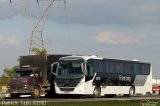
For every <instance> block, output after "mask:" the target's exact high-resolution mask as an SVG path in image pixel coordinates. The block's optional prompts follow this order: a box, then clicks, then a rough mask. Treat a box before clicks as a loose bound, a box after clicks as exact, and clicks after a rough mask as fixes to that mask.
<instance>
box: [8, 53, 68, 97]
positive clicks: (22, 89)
mask: <svg viewBox="0 0 160 106" xmlns="http://www.w3.org/2000/svg"><path fill="white" fill-rule="evenodd" d="M64 56H68V55H47V56H39V55H27V56H20V57H19V66H20V67H19V68H18V69H16V72H15V75H14V77H13V79H12V80H11V81H10V82H9V84H8V93H9V94H10V95H11V97H12V98H19V97H20V95H28V94H30V95H31V96H32V97H33V98H39V97H40V96H41V94H45V95H48V94H52V95H54V94H55V90H54V83H53V82H54V75H53V74H51V64H52V63H54V62H56V61H58V60H59V58H61V57H64Z"/></svg>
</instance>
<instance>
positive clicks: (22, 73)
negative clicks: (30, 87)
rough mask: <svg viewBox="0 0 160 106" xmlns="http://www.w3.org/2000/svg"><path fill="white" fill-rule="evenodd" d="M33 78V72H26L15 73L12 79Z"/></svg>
mask: <svg viewBox="0 0 160 106" xmlns="http://www.w3.org/2000/svg"><path fill="white" fill-rule="evenodd" d="M31 76H33V72H32V71H31V70H27V71H17V72H16V73H15V76H14V77H31Z"/></svg>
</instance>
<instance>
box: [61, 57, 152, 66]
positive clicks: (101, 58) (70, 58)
mask: <svg viewBox="0 0 160 106" xmlns="http://www.w3.org/2000/svg"><path fill="white" fill-rule="evenodd" d="M68 59H69V60H78V59H83V60H85V61H87V60H88V59H97V60H110V61H122V62H131V63H146V64H150V63H147V62H140V61H138V60H136V61H135V60H125V59H111V58H103V57H98V56H96V55H72V56H65V57H62V58H60V60H68Z"/></svg>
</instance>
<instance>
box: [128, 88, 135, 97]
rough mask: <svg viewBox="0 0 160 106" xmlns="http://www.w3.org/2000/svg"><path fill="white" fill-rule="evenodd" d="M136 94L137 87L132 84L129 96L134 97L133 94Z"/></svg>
mask: <svg viewBox="0 0 160 106" xmlns="http://www.w3.org/2000/svg"><path fill="white" fill-rule="evenodd" d="M134 95H135V88H134V86H131V87H130V89H129V94H128V96H129V97H132V96H134Z"/></svg>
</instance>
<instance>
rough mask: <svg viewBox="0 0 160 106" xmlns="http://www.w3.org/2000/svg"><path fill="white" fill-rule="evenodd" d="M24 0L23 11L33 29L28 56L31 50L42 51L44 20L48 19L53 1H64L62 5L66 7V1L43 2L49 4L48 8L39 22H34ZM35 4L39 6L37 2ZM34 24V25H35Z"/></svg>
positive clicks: (50, 0)
mask: <svg viewBox="0 0 160 106" xmlns="http://www.w3.org/2000/svg"><path fill="white" fill-rule="evenodd" d="M12 1H13V0H10V3H12ZM25 1H26V0H23V6H24V8H25V11H26V13H27V15H28V16H29V18H30V19H31V23H32V25H33V29H32V31H31V37H30V45H29V55H31V52H32V49H33V48H39V49H44V40H43V27H44V25H45V23H46V20H47V18H48V15H49V12H50V10H51V8H52V7H53V3H54V2H55V1H64V4H65V6H66V0H43V1H47V2H49V5H48V7H47V8H46V9H45V11H44V13H43V14H42V15H41V17H40V18H39V20H38V21H37V22H36V20H35V19H34V17H33V15H32V13H31V11H30V10H29V9H28V8H27V7H26V6H25V5H26V2H25ZM37 3H38V4H39V3H40V2H39V0H37ZM35 22H36V23H35Z"/></svg>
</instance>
